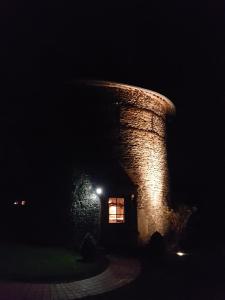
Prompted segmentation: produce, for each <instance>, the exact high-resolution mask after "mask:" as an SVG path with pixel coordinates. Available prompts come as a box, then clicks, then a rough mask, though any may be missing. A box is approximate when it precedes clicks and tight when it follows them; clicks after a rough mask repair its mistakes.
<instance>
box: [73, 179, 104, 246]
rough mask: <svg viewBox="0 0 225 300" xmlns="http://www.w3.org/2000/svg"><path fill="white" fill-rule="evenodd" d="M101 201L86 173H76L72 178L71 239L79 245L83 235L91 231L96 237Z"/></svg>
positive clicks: (98, 231) (97, 237)
mask: <svg viewBox="0 0 225 300" xmlns="http://www.w3.org/2000/svg"><path fill="white" fill-rule="evenodd" d="M100 214H101V203H100V199H99V197H98V196H97V194H96V193H95V190H94V188H93V185H92V183H91V180H90V178H89V176H88V175H86V174H83V173H80V174H79V173H78V174H76V176H74V178H73V191H72V205H71V219H72V220H71V221H72V223H73V241H74V244H75V245H77V246H80V244H81V242H82V240H83V238H84V236H85V235H86V234H87V233H91V234H92V236H93V237H94V238H95V239H96V241H97V240H98V239H99V234H100V220H101V219H100Z"/></svg>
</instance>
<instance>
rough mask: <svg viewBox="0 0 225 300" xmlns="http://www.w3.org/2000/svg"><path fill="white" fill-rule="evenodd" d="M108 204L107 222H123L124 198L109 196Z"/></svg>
mask: <svg viewBox="0 0 225 300" xmlns="http://www.w3.org/2000/svg"><path fill="white" fill-rule="evenodd" d="M108 205H109V223H124V222H125V218H124V198H114V197H110V198H109V200H108Z"/></svg>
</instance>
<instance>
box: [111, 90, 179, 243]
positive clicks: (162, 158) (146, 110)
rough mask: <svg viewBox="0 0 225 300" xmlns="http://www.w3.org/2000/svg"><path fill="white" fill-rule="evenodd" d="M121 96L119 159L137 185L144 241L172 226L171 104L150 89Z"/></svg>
mask: <svg viewBox="0 0 225 300" xmlns="http://www.w3.org/2000/svg"><path fill="white" fill-rule="evenodd" d="M117 94H118V97H119V99H120V158H121V163H122V165H123V167H124V168H125V170H126V172H127V173H128V175H129V177H130V178H131V179H132V181H133V182H134V183H135V184H136V185H137V204H138V205H137V220H138V231H139V239H140V241H141V242H143V243H145V242H147V241H148V240H149V238H150V236H151V235H152V234H153V233H154V232H155V231H159V232H160V233H161V234H162V235H164V234H165V233H166V231H167V229H168V227H169V222H170V220H169V216H170V211H169V209H168V206H167V203H168V195H169V187H168V168H167V155H166V144H165V134H166V128H165V125H166V122H165V121H166V115H167V113H170V112H172V110H173V106H172V104H171V103H170V102H169V101H168V100H166V99H165V98H163V97H161V96H159V95H156V94H154V93H152V92H150V91H143V90H139V89H137V88H126V89H123V88H122V89H120V90H118V91H117Z"/></svg>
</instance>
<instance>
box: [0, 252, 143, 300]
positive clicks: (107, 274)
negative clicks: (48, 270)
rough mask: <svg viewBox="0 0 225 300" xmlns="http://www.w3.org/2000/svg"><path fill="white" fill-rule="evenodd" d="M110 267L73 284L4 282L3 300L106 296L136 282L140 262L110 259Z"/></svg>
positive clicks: (0, 286)
mask: <svg viewBox="0 0 225 300" xmlns="http://www.w3.org/2000/svg"><path fill="white" fill-rule="evenodd" d="M109 260H110V264H109V267H108V268H107V269H106V270H105V271H104V272H103V273H101V274H99V275H97V276H94V277H91V278H88V279H84V280H80V281H73V282H69V283H56V284H53V283H51V284H47V283H21V282H0V300H69V299H79V298H82V297H86V296H90V295H97V294H102V293H105V292H108V291H111V290H114V289H117V288H119V287H121V286H123V285H125V284H128V283H129V282H131V281H133V280H134V279H135V278H136V277H137V276H138V275H139V273H140V269H141V267H140V263H139V261H138V260H136V259H133V258H121V257H114V256H113V257H112V256H111V257H109Z"/></svg>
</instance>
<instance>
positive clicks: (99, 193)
mask: <svg viewBox="0 0 225 300" xmlns="http://www.w3.org/2000/svg"><path fill="white" fill-rule="evenodd" d="M96 193H97V194H98V195H101V194H102V189H101V188H100V187H98V188H97V189H96Z"/></svg>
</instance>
